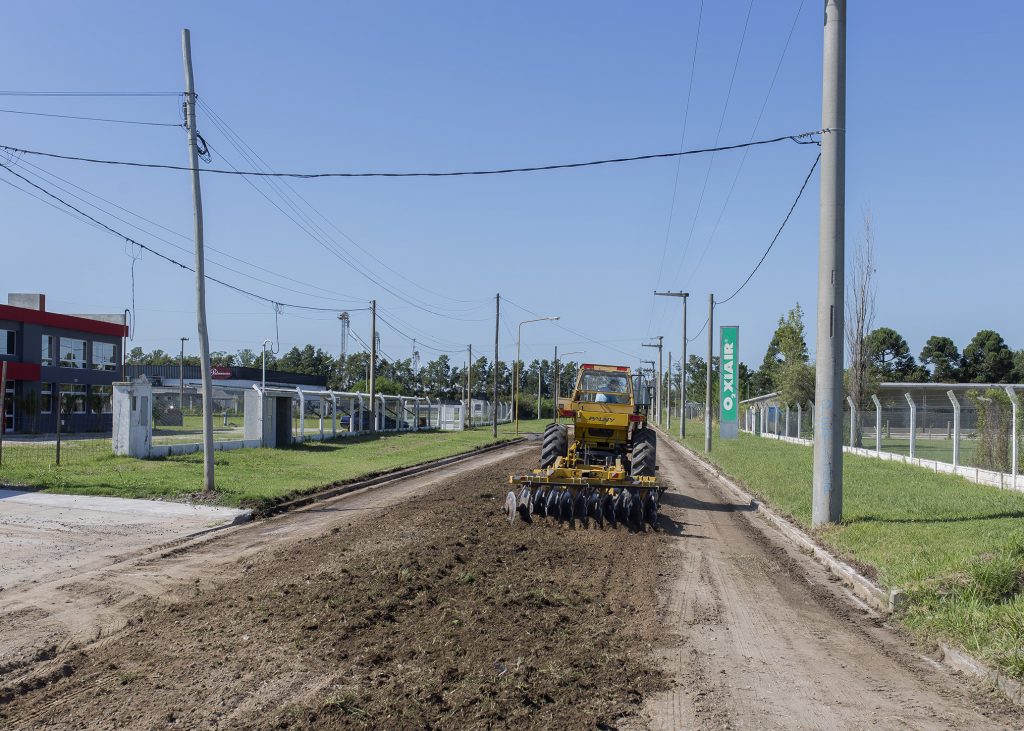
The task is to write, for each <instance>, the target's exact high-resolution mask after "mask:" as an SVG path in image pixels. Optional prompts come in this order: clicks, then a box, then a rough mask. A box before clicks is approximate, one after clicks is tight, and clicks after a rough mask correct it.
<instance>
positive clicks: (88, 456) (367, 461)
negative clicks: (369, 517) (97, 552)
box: [0, 421, 544, 506]
mask: <svg viewBox="0 0 1024 731" xmlns="http://www.w3.org/2000/svg"><path fill="white" fill-rule="evenodd" d="M543 423H544V422H540V421H538V422H536V423H534V422H532V421H521V422H520V423H519V428H520V432H522V433H528V432H530V431H537V430H541V429H543ZM513 438H515V426H514V425H509V424H502V425H500V426H499V429H498V438H497V439H495V438H494V437H493V436H492V434H491V430H490V429H489V428H475V429H472V430H468V431H458V432H433V431H431V432H405V433H401V434H381V435H377V436H365V437H353V438H346V439H339V440H336V441H328V442H307V443H305V444H301V445H296V446H293V447H287V448H284V449H239V450H234V451H230V452H216V453H215V460H214V465H215V469H216V481H217V490H218V492H219V500H218V502H219V503H221V504H224V505H246V506H261V505H266V504H270V503H273V502H276V501H277V500H279V499H280V498H282V497H285V496H292V495H296V494H301V493H308V492H311V491H313V490H316V489H318V488H321V487H324V486H326V485H330V484H333V483H338V482H350V481H353V480H357V479H361V478H364V477H368V476H371V475H376V474H380V473H382V472H389V471H393V470H397V469H401V468H404V467H411V466H413V465H417V464H422V463H423V462H429V461H432V460H435V459H441V458H444V457H450V456H452V455H456V454H461V453H464V452H470V451H473V450H475V449H479V448H480V447H485V446H487V445H490V444H495V443H498V442H503V441H508V440H510V439H513ZM94 442H95V443H90V444H89V445H86V446H88V447H89V448H88V449H85V448H83V449H81V450H76V447H78V446H81V445H75V444H73V443H69V444H68V445H65V448H64V450H63V459H62V464H61V466H60V467H57V466H55V465H53V464H52V463H49V462H40V461H39V460H38V459H19V458H18V454H17V451H16V450H17V449H18V448H19V447H17V446H14V445H8V446H5V450H4V451H5V460H4V466H3V467H2V468H0V484H3V485H11V486H21V487H35V488H41V489H42V490H44V491H46V492H55V493H73V494H78V495H110V496H116V497H127V498H159V499H164V500H180V499H183V498H184V497H186V496H187V495H189V494H192V493H195V492H197V491H198V490H200V489H201V486H202V471H203V455H202V454H201V453H195V454H189V455H182V456H175V457H167V458H164V459H152V460H138V459H131V458H128V457H115V456H113V454H111V453H110V448H109V443H106V444H105V445H103V444H99V443H98V441H96V440H94ZM25 449H28V448H25ZM33 449H35V450H36V452H37V453H38V451H39V450H38V448H35V447H34V448H33ZM33 456H37V455H35V454H34V455H33ZM47 459H49V457H47Z"/></svg>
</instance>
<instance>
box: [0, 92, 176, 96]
mask: <svg viewBox="0 0 1024 731" xmlns="http://www.w3.org/2000/svg"><path fill="white" fill-rule="evenodd" d="M0 96H97V97H100V96H181V92H180V91H0Z"/></svg>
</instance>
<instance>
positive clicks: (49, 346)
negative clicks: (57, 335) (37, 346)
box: [39, 335, 53, 366]
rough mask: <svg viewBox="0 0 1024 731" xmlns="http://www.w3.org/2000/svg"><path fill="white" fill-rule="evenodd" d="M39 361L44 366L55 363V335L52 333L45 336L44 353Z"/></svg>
mask: <svg viewBox="0 0 1024 731" xmlns="http://www.w3.org/2000/svg"><path fill="white" fill-rule="evenodd" d="M39 362H40V363H42V364H43V365H44V366H52V365H53V336H52V335H44V336H43V348H42V355H41V357H40V360H39Z"/></svg>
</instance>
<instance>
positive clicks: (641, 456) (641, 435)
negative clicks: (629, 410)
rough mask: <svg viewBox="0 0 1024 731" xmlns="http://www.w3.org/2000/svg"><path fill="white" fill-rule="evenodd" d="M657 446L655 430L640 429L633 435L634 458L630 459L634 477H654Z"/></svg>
mask: <svg viewBox="0 0 1024 731" xmlns="http://www.w3.org/2000/svg"><path fill="white" fill-rule="evenodd" d="M657 446H658V441H657V439H656V437H655V436H654V430H653V429H648V428H646V427H645V428H643V429H638V430H637V432H636V433H635V434H634V435H633V456H632V458H631V459H630V470H629V471H630V474H631V475H632V476H633V477H654V473H655V465H656V464H657Z"/></svg>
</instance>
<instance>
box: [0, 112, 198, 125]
mask: <svg viewBox="0 0 1024 731" xmlns="http://www.w3.org/2000/svg"><path fill="white" fill-rule="evenodd" d="M0 113H3V114H24V115H27V116H30V117H54V118H56V119H78V120H82V121H86V122H110V123H113V124H138V125H144V126H147V127H181V126H182V125H181V124H180V123H176V122H146V121H143V120H140V119H109V118H107V117H80V116H77V115H73V114H49V113H47V112H26V111H24V110H21V109H0Z"/></svg>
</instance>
